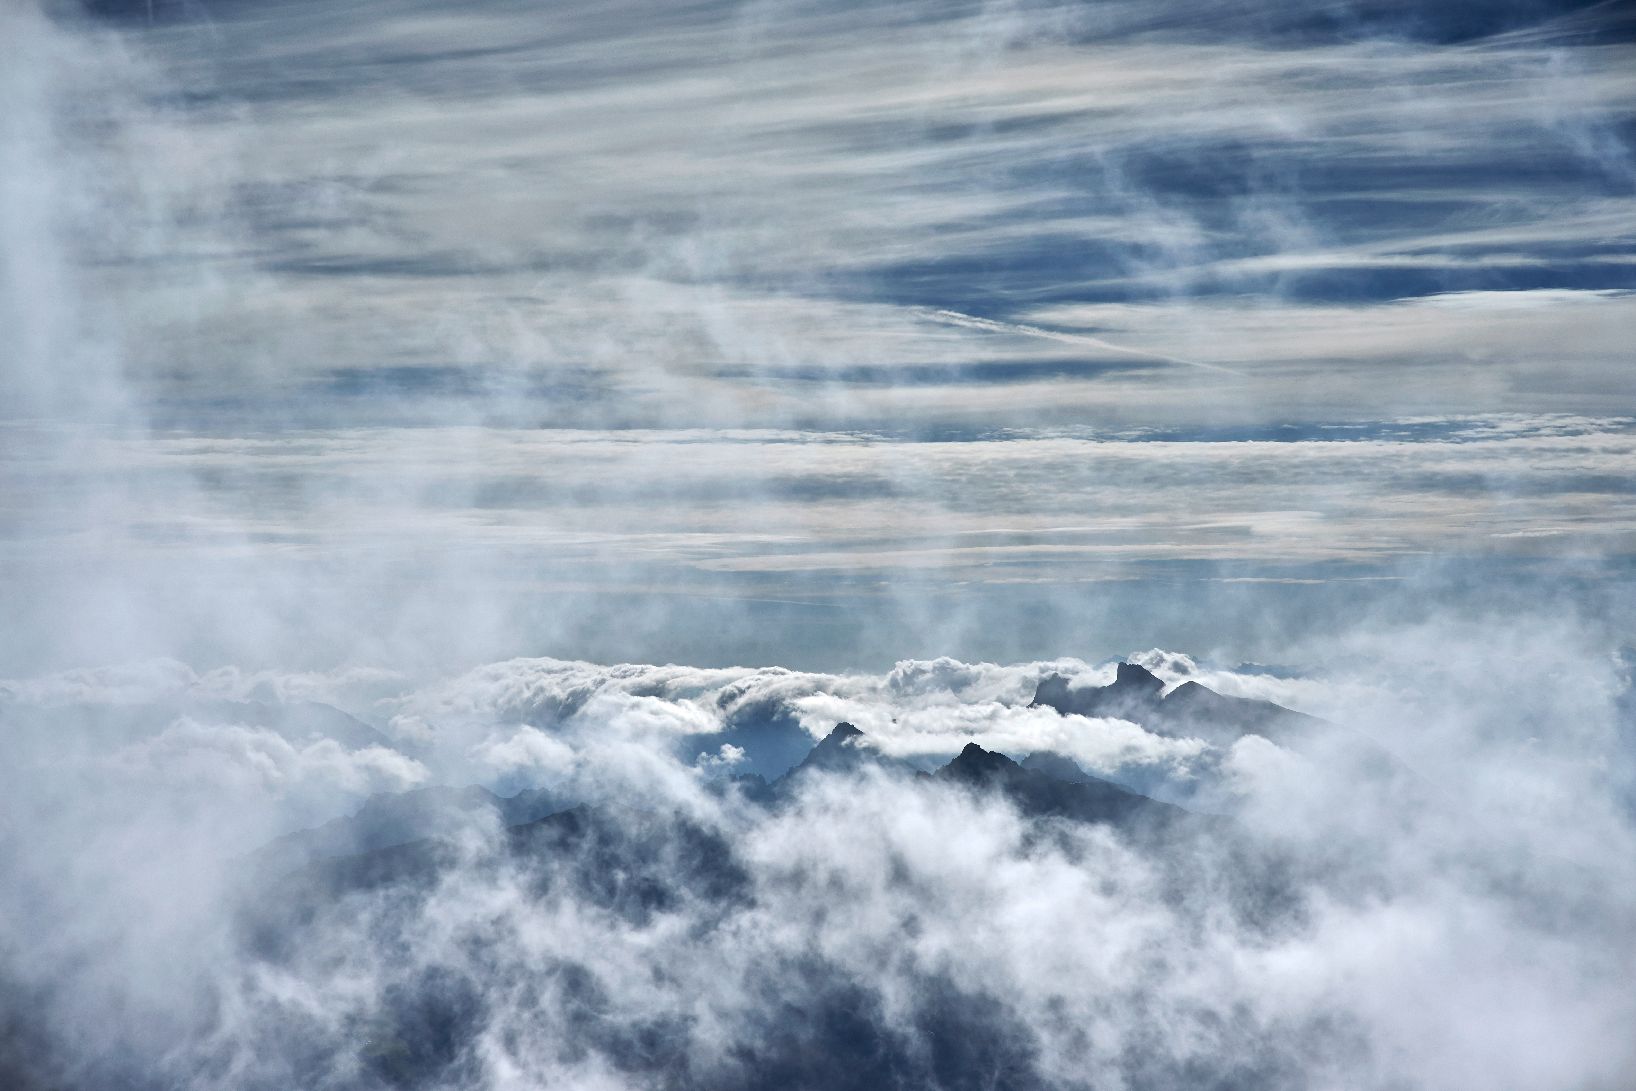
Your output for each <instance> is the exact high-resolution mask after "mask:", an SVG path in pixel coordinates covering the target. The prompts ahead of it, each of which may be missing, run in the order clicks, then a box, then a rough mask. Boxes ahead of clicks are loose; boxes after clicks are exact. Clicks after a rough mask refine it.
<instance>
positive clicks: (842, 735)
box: [789, 721, 883, 775]
mask: <svg viewBox="0 0 1636 1091" xmlns="http://www.w3.org/2000/svg"><path fill="white" fill-rule="evenodd" d="M864 738H865V736H864V733H863V732H862V731H860V730H858V729H857V728H856V727H854V726H853V725H852V724H849V723H846V722H844V721H843V722H841V723H838V724H836V725H835V726H834V727H833V728H831V729H830V732H829V734H828V735H825V736H824V737H823V739H822V740H821V741H820V742H819V743H818V745H817V746H815V747H813V748H812V752H811V753H809V754H808V755H807V756H806V758H805V759H803V760H802V762H801V763H800V764H799V765H797V766H796V767H795V768H794V769H791V770H790V773H789V775H794V774H797V773H801V772H803V771H810V770H813V769H823V770H827V771H830V772H839V771H841V770H847V769H856V768H858V767H859V766H861V765H863V764H865V763H870V762H879V761H882V760H883V758H882V756H881V754H880V752H879V751H878V750H876V749H875V748H874V747H872V746H869V745H868V744H866V743H864V742H863V739H864Z"/></svg>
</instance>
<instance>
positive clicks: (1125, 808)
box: [935, 743, 1187, 827]
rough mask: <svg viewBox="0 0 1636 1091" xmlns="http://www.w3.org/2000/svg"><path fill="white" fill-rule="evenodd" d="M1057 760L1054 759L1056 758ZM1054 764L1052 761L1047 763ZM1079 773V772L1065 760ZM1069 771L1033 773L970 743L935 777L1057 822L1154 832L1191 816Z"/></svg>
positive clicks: (1058, 768)
mask: <svg viewBox="0 0 1636 1091" xmlns="http://www.w3.org/2000/svg"><path fill="white" fill-rule="evenodd" d="M1053 757H1054V755H1053ZM1046 760H1047V762H1049V761H1050V759H1049V758H1047V759H1046ZM1060 760H1061V761H1064V762H1067V765H1068V766H1072V767H1073V769H1074V770H1075V771H1079V770H1078V766H1074V765H1073V762H1071V761H1068V759H1066V758H1063V759H1060ZM1065 772H1066V769H1065V767H1064V766H1061V765H1056V764H1053V765H1052V769H1051V771H1050V772H1046V771H1042V770H1040V769H1039V767H1038V766H1037V765H1036V767H1035V768H1032V769H1029V768H1025V767H1024V766H1022V765H1019V764H1017V763H1016V762H1014V761H1012V760H1011V759H1010V758H1008V757H1006V756H1005V755H1004V754H998V753H995V752H994V751H992V750H984V749H983V748H982V747H981V746H978V745H977V744H976V743H967V744H966V748H965V749H964V750H962V751H960V755H959V756H958V757H956V758H955V759H954V760H953V761H951V762H949V764H947V765H945V766H944V767H943V768H941V769H939V770H938V771H937V773H936V774H935V777H936V778H937V779H938V780H943V781H947V782H950V783H955V784H963V785H966V786H967V787H971V788H976V789H981V790H991V791H998V792H1001V793H1003V794H1004V795H1005V796H1006V797H1007V798H1008V799H1010V800H1011V802H1012V803H1013V804H1014V805H1015V806H1016V807H1017V808H1018V809H1019V810H1021V811H1022V812H1023V813H1024V814H1027V815H1031V816H1045V815H1050V816H1055V817H1059V818H1071V819H1075V820H1077V821H1080V822H1106V823H1115V824H1120V825H1125V826H1133V825H1140V826H1143V827H1152V826H1155V825H1161V826H1162V825H1165V824H1168V823H1172V822H1175V821H1176V820H1178V819H1181V818H1183V817H1185V816H1187V812H1186V811H1185V810H1183V809H1182V808H1180V807H1177V806H1174V805H1172V804H1169V803H1161V802H1159V801H1158V800H1156V799H1149V798H1148V797H1147V796H1143V795H1138V794H1137V793H1136V792H1132V791H1129V790H1127V789H1125V788H1121V787H1119V785H1117V784H1112V783H1110V782H1108V781H1105V780H1100V779H1098V778H1096V777H1092V776H1090V775H1088V774H1086V773H1084V772H1083V771H1079V777H1078V779H1069V778H1067V777H1065V776H1064V775H1063V774H1064V773H1065Z"/></svg>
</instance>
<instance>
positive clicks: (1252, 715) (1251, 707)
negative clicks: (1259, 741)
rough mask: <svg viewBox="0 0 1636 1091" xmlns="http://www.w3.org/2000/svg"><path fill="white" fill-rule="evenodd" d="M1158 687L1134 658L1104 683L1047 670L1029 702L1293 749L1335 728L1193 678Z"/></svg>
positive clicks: (1167, 731)
mask: <svg viewBox="0 0 1636 1091" xmlns="http://www.w3.org/2000/svg"><path fill="white" fill-rule="evenodd" d="M1163 691H1164V681H1163V680H1162V679H1160V678H1159V677H1158V676H1157V675H1155V674H1153V673H1152V672H1151V671H1149V670H1147V669H1146V668H1144V667H1141V666H1138V665H1137V664H1135V663H1121V664H1119V668H1118V673H1117V675H1116V677H1115V678H1114V681H1113V682H1112V684H1110V685H1106V686H1088V687H1085V688H1082V689H1080V688H1073V687H1070V686H1069V684H1068V680H1067V679H1066V678H1064V677H1062V676H1061V675H1058V674H1053V675H1051V676H1050V677H1049V678H1046V679H1044V680H1042V681H1041V682H1040V684H1039V686H1038V687H1037V688H1036V690H1035V692H1034V701H1033V704H1034V706H1036V707H1044V708H1053V709H1055V710H1056V711H1058V712H1060V713H1062V714H1063V715H1065V716H1069V715H1073V716H1088V717H1113V718H1117V719H1121V720H1129V721H1131V722H1132V723H1136V724H1140V725H1141V726H1142V727H1144V728H1146V729H1147V730H1149V731H1152V732H1155V733H1157V734H1162V735H1172V736H1177V737H1191V738H1200V739H1204V740H1205V741H1207V742H1211V743H1214V744H1216V745H1218V746H1230V745H1231V744H1232V743H1233V742H1234V741H1235V740H1237V739H1239V738H1242V737H1243V736H1245V735H1261V736H1263V737H1265V738H1268V739H1271V740H1272V741H1273V742H1276V743H1279V744H1281V745H1290V746H1294V747H1296V748H1299V747H1300V746H1302V744H1303V743H1307V742H1311V741H1316V740H1317V739H1318V738H1325V737H1328V736H1330V735H1332V734H1333V733H1335V732H1336V731H1338V730H1339V729H1337V728H1336V727H1335V726H1334V725H1333V724H1330V723H1328V722H1326V721H1324V720H1320V719H1318V718H1317V717H1315V716H1308V715H1306V714H1305V713H1301V712H1295V711H1293V710H1291V709H1287V708H1285V707H1283V706H1282V705H1275V704H1273V703H1272V702H1271V701H1257V700H1252V699H1250V698H1246V697H1227V696H1224V695H1222V694H1220V693H1217V692H1215V691H1214V690H1212V689H1209V688H1207V687H1205V686H1202V685H1200V684H1199V683H1198V682H1191V681H1189V682H1183V683H1182V684H1181V685H1179V686H1177V687H1176V688H1175V689H1173V690H1171V691H1170V692H1169V693H1168V694H1166V693H1164V692H1163Z"/></svg>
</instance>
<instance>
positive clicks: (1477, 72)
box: [0, 0, 1636, 663]
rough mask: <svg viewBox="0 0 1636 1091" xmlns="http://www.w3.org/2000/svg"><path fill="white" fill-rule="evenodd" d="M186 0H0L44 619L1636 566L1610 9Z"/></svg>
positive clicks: (47, 652)
mask: <svg viewBox="0 0 1636 1091" xmlns="http://www.w3.org/2000/svg"><path fill="white" fill-rule="evenodd" d="M146 9H147V5H146V4H145V3H143V4H123V5H120V4H100V5H92V8H91V11H92V14H93V16H94V18H89V19H88V18H87V17H86V15H85V14H84V12H82V11H81V10H80V9H78V8H76V7H73V6H57V7H49V8H48V9H47V10H46V11H45V12H43V13H36V12H35V11H34V10H33V9H31V8H27V7H25V8H23V9H19V10H18V12H17V13H15V14H10V15H8V16H6V17H5V18H6V19H7V20H8V21H9V23H10V26H9V27H8V29H9V30H10V31H12V32H13V34H14V36H16V37H17V38H18V40H22V41H25V42H27V43H30V45H31V48H30V50H28V51H27V52H28V53H29V55H30V56H32V57H33V59H34V61H33V63H25V64H23V65H21V66H18V67H17V68H16V69H14V70H13V71H12V72H11V73H10V74H9V75H8V76H7V77H6V78H7V80H8V81H9V82H8V83H7V86H6V91H7V102H8V103H9V107H8V110H7V114H6V122H5V124H6V128H5V129H4V131H3V135H0V139H3V140H4V141H5V147H6V150H7V154H8V157H9V159H10V161H11V162H13V163H15V164H17V168H16V169H15V170H14V171H12V172H11V173H10V178H9V183H8V188H7V190H6V195H5V199H4V210H3V211H4V220H3V221H0V229H3V230H4V232H5V236H4V237H5V240H6V243H7V246H6V250H7V253H8V254H9V255H10V257H9V259H8V263H7V267H6V273H5V276H6V278H7V279H6V280H5V282H4V286H5V289H6V290H5V291H4V292H0V307H4V308H5V318H6V321H5V323H4V325H5V328H6V331H7V332H6V333H5V335H4V336H5V337H6V338H7V340H6V343H5V345H4V348H5V367H6V381H7V383H8V385H9V387H10V389H11V390H12V391H13V393H14V397H13V398H11V399H9V400H8V402H9V404H8V406H7V408H6V411H5V414H4V422H3V429H4V431H3V436H4V440H3V446H0V458H3V459H4V467H3V468H4V473H5V479H6V482H7V484H8V489H7V492H8V496H9V497H10V499H9V500H8V504H7V511H8V513H9V516H10V518H9V520H8V523H9V533H8V534H7V535H6V537H5V542H4V545H3V548H4V550H5V557H6V560H7V565H6V569H7V572H8V576H7V577H6V578H7V580H8V587H9V592H8V594H9V596H10V597H11V598H12V599H13V600H14V601H15V602H16V603H17V604H18V607H17V609H18V613H19V616H22V617H25V618H27V619H29V621H28V624H29V625H33V626H37V627H38V628H39V629H40V630H41V634H42V639H41V640H37V641H30V642H28V646H27V647H26V648H21V649H18V652H17V654H19V655H23V656H25V657H29V656H38V657H40V658H41V659H42V660H43V661H51V662H56V661H58V660H61V661H78V659H83V658H85V656H86V655H91V654H93V653H95V656H100V657H103V658H107V657H117V656H118V655H122V654H137V653H149V652H161V653H168V652H176V653H182V652H186V653H188V654H191V655H198V654H206V655H208V654H211V653H210V652H209V649H210V648H212V647H223V648H225V647H226V645H223V644H222V642H223V641H226V642H227V645H232V646H233V648H232V650H233V652H234V653H235V654H241V655H242V654H258V653H259V654H266V655H269V656H274V657H288V656H292V655H293V656H301V655H305V654H321V655H324V656H330V657H335V656H338V655H340V656H344V655H345V654H347V653H346V649H347V647H348V642H349V640H352V639H354V637H353V636H349V635H348V630H349V627H353V626H355V627H358V628H361V629H363V630H366V631H367V632H368V633H370V634H371V639H379V640H382V641H384V642H385V645H383V647H384V646H387V645H390V646H391V647H393V648H395V647H396V643H395V642H397V641H399V640H400V639H402V640H409V641H411V642H414V641H418V640H425V639H428V638H427V636H426V630H427V629H428V628H435V629H438V630H442V632H441V633H440V635H439V636H438V637H437V639H439V640H441V639H445V638H447V639H449V640H450V642H451V648H452V649H453V650H452V654H455V655H457V656H458V655H460V654H465V653H467V652H471V653H472V654H475V648H472V649H467V648H465V647H464V642H465V641H467V640H470V641H472V642H474V644H475V645H476V646H481V647H482V648H483V649H484V650H487V651H498V650H519V651H534V652H539V651H548V652H551V653H553V654H581V653H582V652H583V648H584V647H590V648H591V649H592V653H591V654H594V655H596V656H599V657H603V658H627V657H637V656H647V657H653V658H676V659H681V660H692V659H700V660H710V661H716V660H722V659H732V660H741V661H742V660H755V661H766V660H769V659H778V660H779V661H791V662H797V661H812V662H815V663H831V662H834V661H836V660H837V659H845V658H847V657H848V656H857V657H860V658H863V659H867V660H868V661H870V662H876V661H882V660H884V661H889V660H890V659H891V658H892V653H891V651H890V650H889V649H890V648H892V647H895V646H903V647H904V648H905V650H906V652H907V651H913V652H914V653H916V654H934V653H936V652H939V651H954V650H957V649H958V650H959V651H961V652H963V653H965V654H975V655H994V656H998V655H1003V654H1006V653H1008V652H1011V653H1016V654H1028V655H1048V654H1055V653H1058V652H1069V651H1072V652H1076V653H1078V652H1085V651H1094V652H1096V653H1098V654H1101V653H1104V652H1108V651H1112V650H1114V649H1116V648H1120V647H1124V646H1125V645H1127V644H1131V643H1132V640H1128V639H1125V637H1124V636H1122V635H1120V636H1113V635H1109V634H1114V633H1119V634H1123V633H1127V632H1128V633H1133V634H1134V633H1140V636H1139V638H1135V639H1134V643H1136V644H1149V643H1169V644H1176V643H1180V642H1182V641H1181V640H1178V639H1175V638H1182V639H1183V640H1188V641H1192V642H1193V643H1192V644H1191V645H1190V646H1198V644H1197V642H1198V641H1204V642H1205V643H1206V644H1207V645H1222V646H1248V647H1256V646H1258V645H1259V644H1263V643H1266V642H1267V640H1268V639H1269V637H1268V634H1269V633H1277V634H1285V633H1287V632H1290V631H1299V630H1300V629H1301V628H1302V627H1303V626H1309V625H1314V624H1327V623H1329V619H1331V618H1332V617H1333V616H1334V615H1336V614H1337V612H1339V613H1341V614H1343V615H1346V616H1351V615H1352V614H1354V613H1355V612H1356V611H1357V610H1360V609H1365V608H1367V609H1399V608H1406V609H1413V608H1417V607H1418V606H1419V605H1420V604H1422V603H1424V602H1426V601H1427V596H1428V595H1431V596H1432V597H1433V598H1435V599H1436V600H1437V601H1439V602H1441V601H1444V600H1445V599H1447V600H1449V601H1460V602H1466V603H1476V604H1478V605H1479V606H1482V605H1485V604H1492V602H1494V601H1498V598H1499V597H1502V596H1503V595H1504V594H1509V593H1513V592H1514V590H1515V587H1516V586H1517V585H1519V584H1529V585H1531V586H1537V587H1538V588H1540V589H1541V593H1542V594H1553V595H1554V594H1569V595H1570V597H1573V598H1574V599H1575V600H1576V601H1578V602H1580V603H1581V604H1582V605H1583V607H1584V608H1586V609H1589V610H1591V611H1592V612H1593V613H1594V612H1597V611H1605V610H1606V609H1607V606H1608V604H1609V603H1610V602H1611V603H1618V602H1623V601H1626V599H1625V598H1624V597H1623V596H1627V595H1628V590H1627V575H1626V574H1627V572H1628V568H1629V565H1628V561H1629V557H1630V555H1631V552H1632V548H1633V545H1636V506H1633V504H1632V490H1631V488H1630V482H1631V481H1632V480H1636V474H1633V471H1636V420H1633V418H1636V397H1633V396H1632V395H1633V383H1632V379H1631V364H1632V348H1631V346H1632V344H1633V343H1636V336H1633V335H1636V277H1633V272H1636V238H1633V235H1636V201H1633V197H1632V194H1633V188H1636V156H1633V149H1632V144H1631V135H1632V132H1633V130H1632V126H1631V117H1632V104H1633V102H1636V63H1633V61H1636V56H1633V54H1636V40H1633V38H1636V36H1633V24H1632V22H1631V19H1630V16H1629V15H1628V14H1627V13H1626V12H1624V11H1623V10H1622V9H1621V8H1620V7H1619V6H1618V5H1613V4H1600V5H1597V4H1590V5H1585V4H1572V5H1546V4H1526V3H1518V4H1510V5H1456V6H1438V7H1437V8H1436V9H1435V10H1432V9H1431V8H1429V7H1427V6H1423V5H1403V4H1354V5H1323V6H1321V8H1314V7H1313V6H1312V5H1292V4H1281V3H1256V4H1251V5H1248V6H1244V7H1242V8H1241V9H1235V10H1234V13H1233V14H1232V16H1231V17H1228V16H1227V15H1225V14H1224V13H1222V12H1221V11H1220V10H1219V9H1218V8H1217V7H1216V6H1214V5H1203V4H1195V3H1186V2H1169V3H1158V4H1149V3H1143V4H1121V3H1109V4H1040V3H1026V2H1009V3H983V4H947V3H936V4H894V5H844V6H836V5H823V4H806V3H771V2H769V3H744V4H721V3H696V4H680V5H664V6H658V7H656V6H653V5H635V4H618V3H614V4H608V3H598V4H574V3H568V4H554V5H550V6H549V7H548V8H547V7H541V6H539V5H532V4H524V3H502V2H495V0H485V2H482V3H474V4H467V5H460V6H459V7H458V8H457V9H455V8H450V7H449V6H448V5H445V4H434V3H421V2H413V0H391V2H383V3H378V4H372V5H368V6H367V7H364V6H354V5H331V4H320V3H316V2H303V0H284V2H278V3H260V4H247V3H225V2H224V3H213V4H206V3H201V2H189V3H160V4H157V5H155V7H154V18H153V20H152V21H151V22H150V21H149V20H148V12H147V10H146ZM1315 12H1317V13H1318V14H1315ZM1201 603H1210V604H1213V605H1212V608H1211V609H1210V610H1209V611H1201V610H1200V609H1199V604H1201ZM1201 613H1209V614H1210V615H1211V620H1208V621H1206V620H1203V619H1202V618H1201V616H1200V615H1201ZM245 618H253V619H255V624H254V625H253V626H248V627H247V626H245V625H244V624H243V620H244V619H245ZM337 618H339V619H340V620H337ZM456 618H458V619H459V620H458V621H456V620H452V619H456ZM437 619H442V620H437ZM724 632H730V633H736V634H738V635H737V637H736V638H734V639H724V638H723V633H724ZM246 633H249V634H251V635H248V636H247V635H245V634H246ZM451 633H458V636H453V635H450V634H451ZM860 633H863V634H866V635H859V634H860ZM313 634H324V635H323V637H322V639H320V640H319V645H320V646H322V648H323V651H322V652H321V653H319V652H317V651H314V645H313V644H312V641H313V640H314V639H316V638H315V637H314V635H313ZM1096 641H1111V643H1110V644H1109V645H1108V647H1107V648H1102V647H1101V646H1100V645H1098V646H1097V647H1095V648H1089V647H1088V645H1089V644H1092V643H1095V642H1096ZM939 644H948V645H951V646H952V647H948V648H943V647H937V646H936V645H939ZM177 645H185V647H178V646H177ZM238 645H244V646H243V647H239V646H238ZM517 645H522V646H520V647H518V646H517ZM1054 645H1072V647H1060V648H1059V647H1053V646H1054ZM201 649H204V650H203V651H201ZM221 654H224V655H225V654H227V651H226V650H223V651H222V652H221Z"/></svg>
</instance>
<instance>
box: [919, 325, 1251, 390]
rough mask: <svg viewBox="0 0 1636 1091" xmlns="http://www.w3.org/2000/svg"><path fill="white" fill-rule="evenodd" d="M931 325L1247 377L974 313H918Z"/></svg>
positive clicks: (1222, 368)
mask: <svg viewBox="0 0 1636 1091" xmlns="http://www.w3.org/2000/svg"><path fill="white" fill-rule="evenodd" d="M921 313H922V314H923V315H924V316H925V317H927V318H930V319H931V320H932V321H934V322H942V323H945V324H946V325H950V326H965V327H967V328H968V329H974V330H989V331H991V332H993V333H1018V334H1022V335H1023V336H1025V337H1043V338H1045V339H1046V340H1047V341H1064V342H1066V343H1068V344H1070V345H1093V346H1095V347H1096V348H1099V349H1103V350H1105V351H1107V352H1117V353H1119V354H1120V355H1122V356H1136V357H1140V358H1142V359H1144V360H1162V361H1164V362H1165V363H1167V364H1183V365H1185V366H1187V367H1197V368H1203V369H1204V370H1205V371H1219V372H1221V373H1222V374H1224V375H1237V376H1238V377H1239V378H1240V379H1243V378H1247V376H1246V375H1245V374H1244V373H1243V372H1242V371H1234V370H1233V369H1232V368H1230V367H1222V366H1221V365H1220V364H1207V363H1204V362H1203V361H1201V360H1184V359H1182V358H1181V357H1180V356H1166V355H1165V354H1164V353H1162V352H1149V351H1147V350H1146V349H1133V348H1127V347H1125V346H1124V345H1116V344H1114V343H1113V342H1111V341H1104V340H1102V338H1100V337H1091V336H1090V335H1088V334H1083V333H1068V332H1067V331H1066V330H1048V329H1046V328H1045V327H1043V326H1025V325H1023V324H1022V323H1020V322H1000V321H997V320H995V319H993V318H978V317H977V316H976V315H974V314H962V313H961V312H959V311H944V310H931V309H927V310H924V311H922V312H921Z"/></svg>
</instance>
